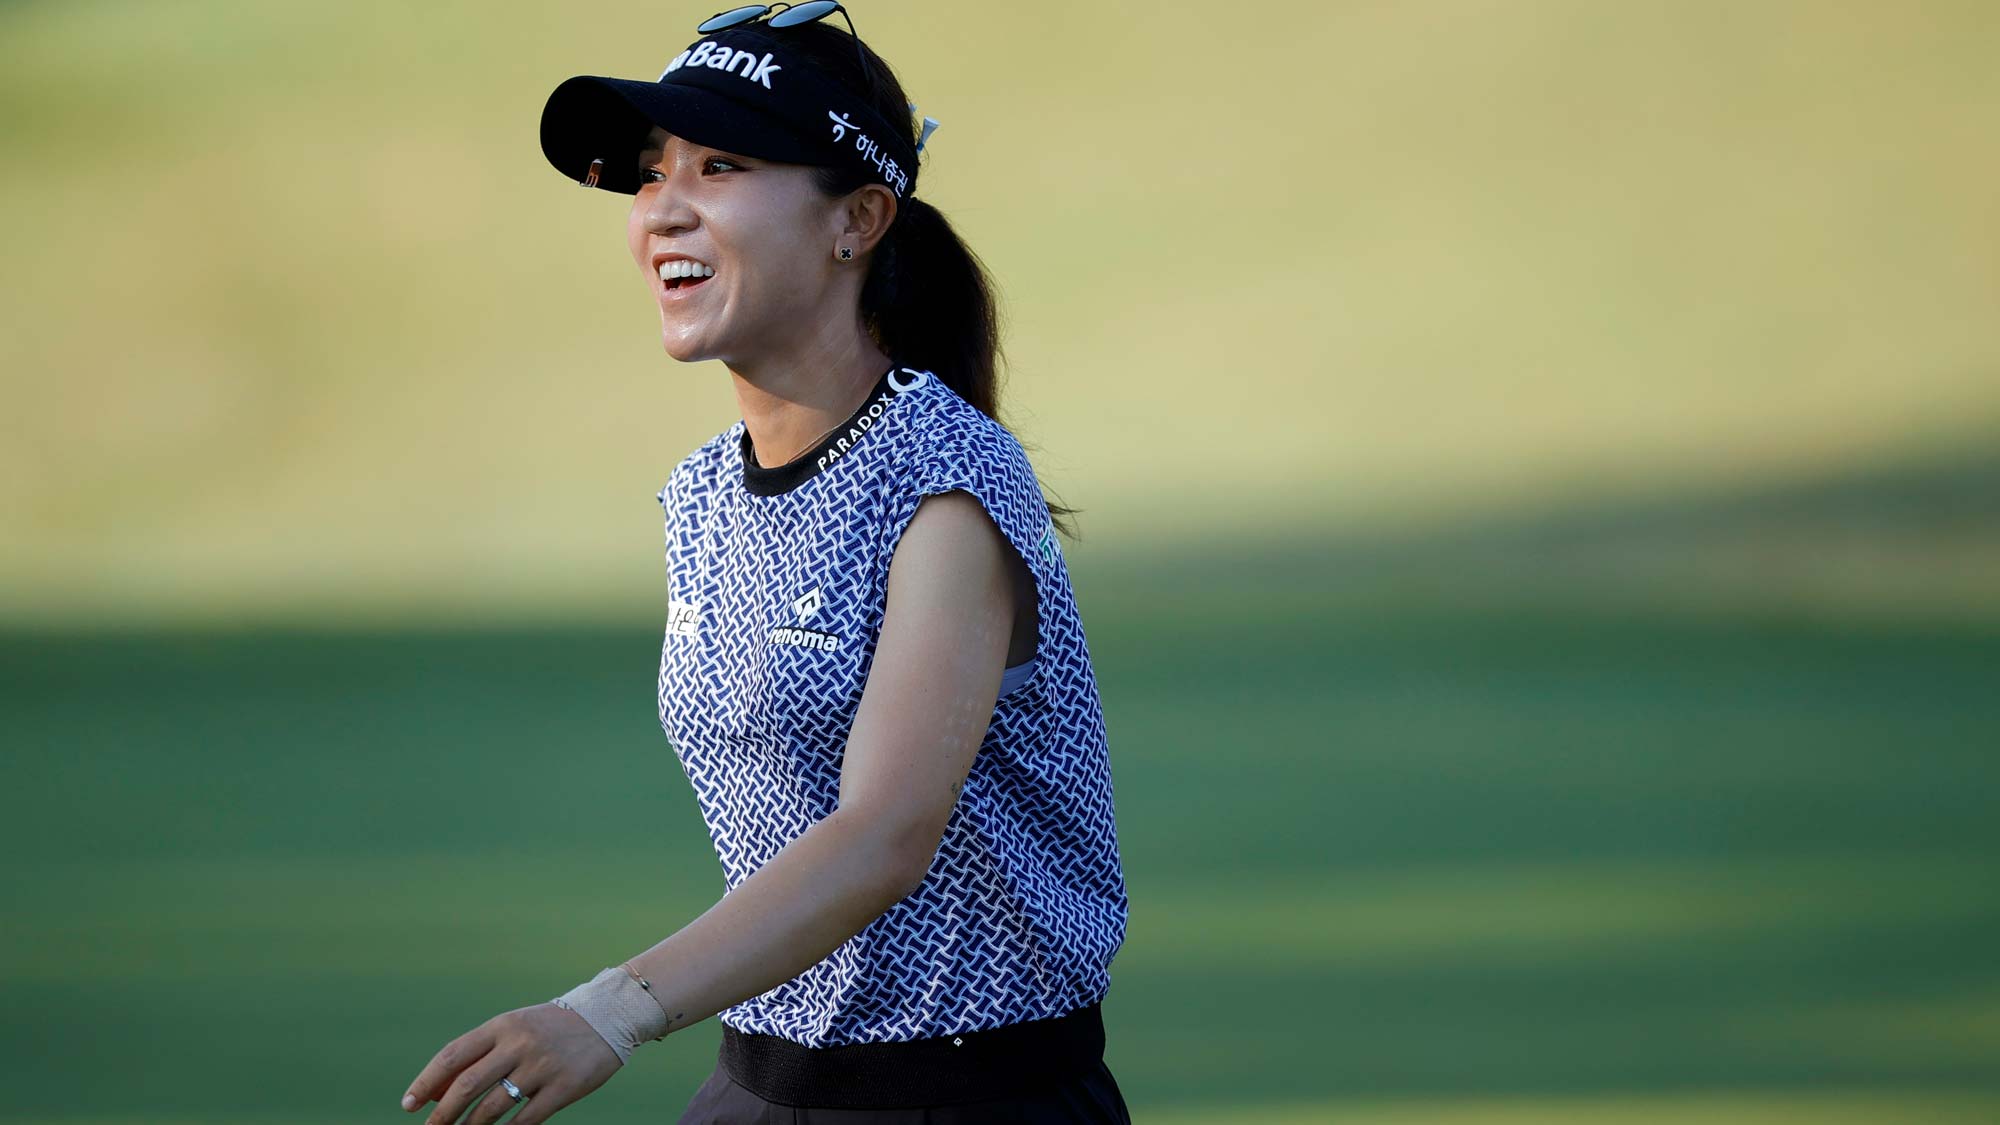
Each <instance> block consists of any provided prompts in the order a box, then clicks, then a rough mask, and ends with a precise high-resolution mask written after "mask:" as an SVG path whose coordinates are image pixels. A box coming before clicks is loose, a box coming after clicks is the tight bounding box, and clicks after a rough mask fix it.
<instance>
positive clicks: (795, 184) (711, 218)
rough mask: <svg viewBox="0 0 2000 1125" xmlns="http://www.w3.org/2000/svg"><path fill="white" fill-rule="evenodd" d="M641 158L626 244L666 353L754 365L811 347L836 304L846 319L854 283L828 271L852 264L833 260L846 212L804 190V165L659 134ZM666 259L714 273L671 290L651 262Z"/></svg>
mask: <svg viewBox="0 0 2000 1125" xmlns="http://www.w3.org/2000/svg"><path fill="white" fill-rule="evenodd" d="M639 161H640V168H641V171H640V174H639V179H640V186H639V193H638V195H637V196H636V197H634V199H633V201H632V213H631V216H630V219H629V221H628V222H627V224H626V241H627V243H628V244H629V246H630V248H631V251H632V258H633V260H634V261H636V262H637V263H638V264H639V269H640V271H641V272H643V273H644V274H645V275H646V278H647V282H646V283H647V285H648V286H649V287H650V288H651V291H652V294H653V300H654V302H655V303H656V304H657V305H658V306H659V309H660V337H661V342H662V343H663V344H664V345H665V347H666V350H667V354H669V355H671V356H673V357H674V358H675V359H678V360H681V361H682V362H685V363H694V362H698V361H700V360H705V359H720V360H722V361H724V362H725V363H729V364H730V365H731V366H733V367H734V366H741V367H756V366H758V363H759V361H760V360H761V359H763V358H764V357H767V356H772V355H787V354H798V353H799V351H800V350H802V349H810V347H811V340H812V338H813V337H814V336H815V335H816V334H817V333H820V332H822V331H824V330H825V329H826V328H827V327H829V326H830V325H832V324H835V323H838V321H834V320H830V319H829V317H830V316H832V315H833V313H834V310H835V309H837V308H840V307H841V306H840V304H838V303H836V302H837V301H838V302H844V304H845V309H846V314H845V315H846V318H847V319H850V320H851V319H852V318H853V315H854V302H855V300H856V296H855V293H854V291H852V285H851V284H850V285H847V286H841V285H839V284H837V283H839V282H841V281H844V280H846V279H845V278H844V277H842V276H841V275H840V274H839V273H838V272H837V270H839V269H842V268H845V269H848V270H851V269H852V268H853V265H854V264H853V263H845V264H843V263H839V262H836V261H835V260H834V256H833V252H834V243H835V241H836V239H837V238H838V237H839V235H840V234H841V232H842V230H844V229H845V228H846V226H847V223H846V221H845V219H844V217H843V216H844V211H845V209H844V207H843V205H842V201H840V200H838V199H828V198H827V197H825V196H823V195H821V194H820V193H819V192H818V191H817V190H816V189H815V188H814V187H813V186H812V181H811V176H812V169H811V167H809V166H807V165H804V164H781V163H777V162H775V161H770V160H760V159H755V158H751V157H739V156H734V155H732V154H730V153H728V152H726V151H724V150H722V149H714V148H705V147H703V146H701V145H697V144H692V143H690V142H688V141H686V140H683V139H682V138H680V137H677V136H674V135H672V134H670V133H668V132H667V131H666V130H664V129H661V128H659V127H658V126H655V127H654V128H653V130H652V133H651V135H650V137H649V139H648V141H647V146H646V149H645V151H644V152H642V153H641V154H640V157H639ZM852 241H853V240H852V239H850V242H852ZM668 253H674V254H685V255H687V256H689V257H691V258H694V259H696V260H698V261H700V262H702V263H704V264H705V265H708V266H710V267H712V268H713V269H714V270H715V274H714V276H712V277H709V278H708V279H707V280H705V281H701V282H699V284H696V285H694V286H688V285H687V282H686V281H683V282H680V283H679V286H680V287H679V288H670V287H669V284H668V283H666V282H663V281H661V280H660V275H659V269H658V264H657V261H656V259H657V258H658V257H659V256H660V255H662V254H668ZM688 280H689V281H693V280H695V279H693V278H689V279H688Z"/></svg>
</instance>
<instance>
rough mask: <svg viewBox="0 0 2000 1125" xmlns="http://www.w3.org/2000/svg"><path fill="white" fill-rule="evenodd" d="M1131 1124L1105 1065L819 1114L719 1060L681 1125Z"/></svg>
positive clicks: (819, 1111) (690, 1103)
mask: <svg viewBox="0 0 2000 1125" xmlns="http://www.w3.org/2000/svg"><path fill="white" fill-rule="evenodd" d="M1044 1122H1047V1123H1050V1125H1054V1123H1058V1122H1060V1123H1065V1125H1068V1123H1075V1125H1132V1115H1131V1113H1130V1111H1128V1110H1127V1109H1126V1108H1125V1096H1124V1095H1123V1094H1121V1093H1120V1092H1119V1090H1118V1082H1117V1080H1116V1079H1114V1078H1112V1077H1111V1071H1110V1069H1109V1068H1107V1067H1106V1066H1105V1065H1104V1063H1103V1062H1101V1061H1100V1062H1099V1063H1098V1064H1097V1067H1096V1069H1095V1070H1091V1071H1086V1072H1085V1073H1083V1074H1081V1075H1079V1076H1077V1077H1074V1078H1066V1079H1063V1080H1061V1081H1060V1082H1056V1083H1053V1084H1041V1085H1037V1086H1034V1087H1032V1088H1030V1089H1025V1090H1022V1091H1020V1092H1019V1093H1016V1094H1010V1095H1008V1096H1006V1097H1000V1098H989V1099H987V1100H984V1101H976V1102H953V1103H950V1104H947V1105H936V1106H922V1107H918V1108H914V1109H815V1108H813V1107H812V1106H792V1105H783V1104H781V1103H778V1102H771V1101H765V1100H764V1099H763V1098H760V1097H758V1096H757V1095H756V1094H753V1093H751V1092H750V1091H748V1090H746V1089H744V1088H743V1087H742V1086H739V1085H737V1083H736V1080H735V1079H733V1078H731V1077H729V1072H728V1071H727V1070H725V1069H724V1068H723V1066H722V1064H721V1062H720V1061H719V1060H718V1061H717V1063H716V1066H715V1072H714V1073H712V1074H710V1075H709V1076H708V1081H706V1082H703V1083H702V1084H701V1089H699V1090H696V1091H695V1094H694V1098H693V1100H691V1101H689V1102H688V1106H687V1109H686V1110H685V1111H683V1112H682V1114H681V1118H680V1121H679V1122H678V1123H677V1125H864V1123H866V1125H1003V1123H1006V1125H1041V1123H1044Z"/></svg>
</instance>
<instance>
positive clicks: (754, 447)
mask: <svg viewBox="0 0 2000 1125" xmlns="http://www.w3.org/2000/svg"><path fill="white" fill-rule="evenodd" d="M866 405H868V400H867V399H865V398H864V399H862V400H861V406H866ZM860 409H861V407H860V406H857V407H855V408H854V410H850V411H848V413H847V417H846V418H842V419H841V420H840V421H838V422H835V423H834V424H833V425H831V426H829V427H827V430H826V433H823V434H821V435H819V436H818V437H816V438H814V439H812V440H811V441H809V442H807V443H806V447H805V448H804V449H801V450H799V451H798V452H797V453H794V454H792V455H791V456H790V457H787V458H785V459H784V460H783V461H780V462H778V463H777V464H776V465H770V466H766V465H765V464H764V463H763V462H762V461H757V443H755V442H751V443H750V459H751V460H752V461H757V467H758V468H760V469H762V468H772V469H782V468H784V467H785V466H786V465H789V464H791V463H792V462H794V461H796V460H798V459H799V458H801V457H804V456H805V455H806V454H808V453H811V452H812V451H813V448H814V447H815V446H817V445H819V443H820V442H823V441H825V440H826V437H827V434H830V433H832V432H833V431H835V430H837V429H839V428H841V427H842V426H845V425H847V423H848V422H849V421H850V420H851V419H852V418H853V417H854V414H855V412H856V411H858V410H860Z"/></svg>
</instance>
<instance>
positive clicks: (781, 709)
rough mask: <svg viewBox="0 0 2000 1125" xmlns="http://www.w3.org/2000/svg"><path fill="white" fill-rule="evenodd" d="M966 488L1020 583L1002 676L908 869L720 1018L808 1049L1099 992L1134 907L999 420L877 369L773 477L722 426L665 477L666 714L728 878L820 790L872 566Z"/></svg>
mask: <svg viewBox="0 0 2000 1125" xmlns="http://www.w3.org/2000/svg"><path fill="white" fill-rule="evenodd" d="M951 490H963V491H965V492H968V493H970V494H971V495H972V496H974V497H976V498H977V499H978V501H979V503H980V504H981V506H982V507H984V508H985V510H986V512H987V514H988V515H989V516H990V517H991V518H992V520H993V522H994V523H995V524H996V525H997V526H998V527H999V528H1000V530H1001V531H1002V532H1003V533H1004V534H1005V535H1006V538H1007V540H1008V541H1009V543H1011V544H1012V546H1013V548H1014V549H1015V550H1016V551H1017V552H1019V554H1020V555H1021V557H1022V558H1023V559H1024V560H1025V561H1026V562H1027V564H1028V567H1029V569H1030V570H1031V571H1032V573H1033V575H1034V578H1035V599H1036V607H1037V609H1038V611H1039V616H1040V626H1039V630H1038V634H1039V635H1038V637H1037V648H1036V655H1035V658H1034V659H1033V660H1032V661H1029V662H1023V663H1022V664H1021V665H1019V666H1016V667H1014V668H1011V669H1009V670H1008V671H1007V672H1006V674H1005V679H1004V681H1003V683H1002V692H1001V697H1000V699H999V700H998V702H997V704H996V705H995V707H994V710H993V720H992V723H991V725H990V726H989V727H988V728H987V731H986V735H985V738H984V740H983V742H982V743H981V745H980V748H979V752H978V754H977V755H976V757H975V758H974V760H973V764H972V768H971V772H970V774H969V775H968V776H967V778H966V781H965V786H964V789H963V791H962V792H961V793H960V795H959V798H958V803H957V804H956V805H955V806H954V807H953V809H952V811H951V816H950V819H949V821H948V822H947V823H946V825H945V830H944V835H943V838H942V840H941V842H940V843H939V845H938V850H937V854H936V855H935V856H934V857H933V858H932V861H931V865H930V869H929V871H928V873H927V874H926V875H925V877H924V880H923V883H922V884H921V885H920V886H919V887H918V888H917V889H916V890H915V891H914V892H912V893H911V894H910V895H909V896H907V897H906V898H904V899H902V900H901V901H899V902H897V903H896V904H895V905H894V906H892V907H891V908H889V910H888V911H887V912H886V913H884V914H882V915H881V916H880V917H878V918H876V919H875V920H874V921H872V922H870V923H869V924H868V925H867V927H865V928H864V929H862V930H861V932H859V933H858V934H856V935H855V936H854V937H852V938H850V939H848V940H847V941H846V942H844V943H842V944H841V945H840V947H839V948H837V949H835V950H834V951H833V952H832V953H830V954H828V955H827V956H826V957H825V958H824V959H823V960H821V961H820V962H819V963H818V964H815V965H813V966H812V967H811V968H809V969H807V970H806V971H804V972H802V973H800V974H799V975H798V976H796V977H794V978H792V979H791V980H789V981H786V982H785V983H783V984H781V985H778V986H777V987H776V988H773V989H771V990H770V991H768V992H765V993H762V994H761V995H758V996H754V997H751V998H750V999H748V1000H745V1001H743V1002H741V1003H739V1004H735V1005H732V1006H730V1007H728V1008H725V1009H723V1010H722V1011H721V1012H720V1013H718V1018H719V1019H721V1020H722V1021H723V1022H724V1023H726V1024H728V1025H729V1026H731V1027H734V1028H735V1029H737V1030H738V1031H745V1032H759V1033H763V1034H769V1035H779V1036H783V1037H784V1038H786V1039H790V1040H793V1041H795V1042H797V1043H800V1044H803V1045H805V1046H808V1047H820V1046H832V1045H838V1044H848V1043H871V1042H885V1041H896V1040H907V1039H918V1038H928V1037H931V1036H938V1035H952V1034H957V1033H960V1032H966V1031H979V1030H984V1029H987V1028H992V1027H997V1026H1001V1025H1004V1024H1011V1023H1018V1022H1021V1021H1026V1020H1038V1019H1047V1018H1051V1017H1055V1016H1060V1015H1063V1014H1065V1013H1067V1012H1070V1011H1072V1010H1074V1009H1076V1008H1079V1007H1082V1006H1085V1005H1088V1004H1090V1003H1093V1002H1097V1001H1100V1000H1102V999H1103V997H1104V995H1105V994H1106V992H1107V991H1108V990H1109V988H1110V964H1111V959H1112V956H1113V955H1114V954H1115V953H1116V952H1117V951H1118V948H1119V946H1120V945H1121V944H1123V942H1124V938H1125V923H1126V918H1127V903H1126V896H1125V881H1124V874H1123V869H1122V866H1121V863H1120V859H1119V853H1118V833H1117V824H1116V821H1115V818H1114V815H1113V806H1112V789H1111V763H1110V758H1109V754H1108V747H1107V745H1106V740H1105V728H1104V716H1103V710H1102V707H1101V705H1100V702H1099V698H1098V692H1097V682H1096V677H1095V675H1094V673H1093V672H1092V669H1091V663H1090V652H1089V649H1088V648H1087V647H1086V645H1085V644H1084V635H1083V624H1082V620H1081V618H1080V617H1079V614H1078V611H1077V605H1076V599H1075V596H1074V594H1073V592H1072V590H1071V588H1070V580H1069V572H1068V570H1067V568H1066V566H1065V565H1064V560H1063V552H1062V548H1061V546H1060V544H1059V543H1058V542H1057V539H1056V534H1055V529H1054V527H1053V526H1052V525H1051V523H1050V520H1049V509H1048V505H1047V503H1046V502H1045V501H1044V500H1043V498H1042V493H1041V489H1040V487H1039V485H1038V484H1037V482H1036V479H1035V475H1034V471H1033V469H1032V468H1031V467H1030V466H1029V463H1028V459H1027V455H1026V454H1025V453H1024V452H1022V449H1021V446H1020V444H1019V443H1018V442H1017V441H1016V440H1015V438H1014V436H1013V435H1012V434H1011V433H1010V432H1009V431H1008V430H1007V429H1006V428H1005V427H1003V426H1002V425H1001V424H1000V423H998V422H996V421H994V420H993V419H991V418H989V417H988V416H987V415H985V414H984V413H982V412H981V411H980V410H979V409H978V408H977V407H974V406H973V405H972V404H971V403H969V402H967V401H966V400H965V399H964V398H962V397H960V396H959V394H958V393H957V392H956V391H955V390H953V389H952V388H951V387H950V386H949V385H947V384H946V383H945V382H944V381H943V380H941V379H939V378H937V377H936V376H935V375H933V374H931V373H930V372H928V371H922V370H917V369H914V368H909V367H892V368H890V369H889V370H888V371H886V372H884V373H883V375H882V377H881V378H880V379H879V380H877V382H876V384H875V387H874V389H873V390H872V391H871V392H870V393H869V396H868V398H867V399H866V400H865V401H864V402H863V403H862V405H861V406H860V407H859V408H857V409H856V411H855V412H854V414H853V415H852V416H851V417H850V418H849V419H848V420H847V422H846V424H844V425H842V426H839V427H836V428H835V429H834V430H833V432H832V433H830V434H829V435H827V437H826V438H824V439H822V440H821V441H820V443H819V444H818V445H817V446H816V447H815V448H813V449H811V450H808V451H807V452H806V453H804V454H801V455H800V456H799V457H798V458H795V459H794V460H793V461H791V462H789V463H787V464H785V465H782V466H777V467H765V466H760V465H758V464H757V463H756V457H755V453H754V450H753V449H752V448H751V445H750V439H749V435H748V433H747V432H746V430H745V427H744V424H743V422H742V421H741V420H738V421H737V422H736V423H735V424H734V425H732V426H731V427H730V428H729V429H727V430H724V431H723V432H722V433H720V434H718V435H716V436H715V437H713V438H711V439H709V440H708V441H707V442H706V443H704V444H703V445H702V446H701V447H700V448H699V449H696V450H695V451H694V452H693V453H691V454H689V455H688V456H687V458H686V459H685V460H683V461H682V462H681V463H680V464H679V465H678V466H676V467H675V468H674V470H673V472H672V473H671V474H670V475H669V477H668V479H667V483H666V487H664V488H662V489H661V490H660V492H659V496H658V498H659V501H660V505H661V507H662V509H663V510H664V511H665V513H666V560H667V592H668V600H669V609H668V621H667V630H666V637H665V639H664V641H663V643H662V645H661V650H660V677H659V714H660V725H661V728H662V729H663V730H664V731H665V732H666V735H667V739H668V741H669V742H670V743H671V744H672V746H673V749H674V753H675V756H676V757H678V758H679V760H680V764H681V767H682V769H683V770H685V771H686V773H687V777H688V781H689V782H690V783H691V784H692V786H693V788H694V792H695V797H696V799H697V801H698V803H699V804H700V806H701V813H702V819H703V820H704V821H705V822H706V823H707V825H708V831H709V838H710V839H711V840H712V841H713V843H714V845H715V853H716V855H717V857H719V858H720V859H721V861H722V869H723V874H724V877H725V881H726V883H727V885H728V886H729V887H730V888H731V889H734V888H735V887H736V886H737V885H738V884H740V883H741V882H742V881H743V880H744V879H746V878H748V877H749V876H750V874H751V873H752V872H754V871H756V870H757V869H758V868H759V867H760V866H762V865H763V864H764V863H765V861H767V860H769V859H770V858H771V857H772V856H773V855H776V854H777V852H778V850H779V849H780V848H782V847H784V846H785V845H786V844H787V843H789V842H790V841H791V840H793V839H795V838H796V837H798V836H799V835H800V834H801V833H803V832H804V831H805V830H806V829H807V827H809V826H810V825H812V824H813V823H814V822H816V821H818V820H820V819H821V818H823V817H825V816H827V815H828V814H830V813H832V812H833V811H834V809H835V807H836V806H837V805H838V797H839V792H840V765H841V758H842V754H843V752H844V749H845V746H846V742H847V737H848V731H849V729H850V728H851V727H852V725H853V722H854V716H855V712H856V710H857V709H858V708H859V706H860V703H861V693H862V689H863V688H864V687H865V686H866V684H867V680H868V669H869V666H870V663H871V662H872V658H873V656H874V652H875V646H876V642H877V639H878V637H879V634H880V629H881V625H882V611H883V607H884V605H885V602H886V592H887V581H888V573H889V561H890V556H891V553H892V552H893V551H894V550H895V547H896V543H897V540H898V539H899V537H900V536H901V534H902V532H903V529H904V528H905V527H906V526H907V525H908V523H909V521H910V517H911V516H912V515H914V514H915V512H916V508H917V503H918V501H920V500H921V499H922V498H923V497H925V496H928V495H932V494H935V493H940V492H947V491H951Z"/></svg>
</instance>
